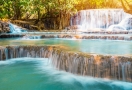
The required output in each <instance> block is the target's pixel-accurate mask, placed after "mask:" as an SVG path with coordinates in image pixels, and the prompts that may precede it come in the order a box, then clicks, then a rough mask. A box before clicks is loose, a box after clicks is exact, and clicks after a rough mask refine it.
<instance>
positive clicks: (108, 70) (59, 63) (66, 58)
mask: <svg viewBox="0 0 132 90" xmlns="http://www.w3.org/2000/svg"><path fill="white" fill-rule="evenodd" d="M50 58H51V60H52V63H53V66H55V67H56V68H57V69H59V70H64V71H67V72H70V73H74V74H79V75H84V76H93V77H99V78H109V79H116V80H123V81H130V82H132V71H131V69H132V58H131V57H124V56H103V55H90V54H81V53H73V52H67V51H61V50H58V49H57V50H54V51H53V52H52V55H51V57H50Z"/></svg>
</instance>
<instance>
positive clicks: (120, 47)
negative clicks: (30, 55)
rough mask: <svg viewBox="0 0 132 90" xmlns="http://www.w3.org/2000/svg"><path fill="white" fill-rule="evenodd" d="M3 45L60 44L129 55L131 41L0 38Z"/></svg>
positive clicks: (100, 52)
mask: <svg viewBox="0 0 132 90" xmlns="http://www.w3.org/2000/svg"><path fill="white" fill-rule="evenodd" d="M4 45H60V46H65V47H68V48H70V50H74V51H81V52H87V53H96V54H113V55H116V54H117V55H131V54H132V47H131V46H132V42H131V41H117V40H116V41H114V40H81V39H56V38H51V39H39V40H38V39H37V40H21V39H0V46H4Z"/></svg>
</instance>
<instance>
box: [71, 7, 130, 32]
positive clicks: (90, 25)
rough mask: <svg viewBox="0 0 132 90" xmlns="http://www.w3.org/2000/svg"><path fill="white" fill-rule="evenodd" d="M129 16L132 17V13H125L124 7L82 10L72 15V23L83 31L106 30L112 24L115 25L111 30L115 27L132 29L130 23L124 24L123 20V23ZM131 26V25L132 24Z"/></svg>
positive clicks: (72, 25)
mask: <svg viewBox="0 0 132 90" xmlns="http://www.w3.org/2000/svg"><path fill="white" fill-rule="evenodd" d="M127 17H132V15H130V14H127V13H125V12H124V11H123V10H122V9H90V10H81V11H79V12H78V13H77V14H76V15H74V16H73V17H71V21H70V24H71V27H74V28H75V27H76V28H78V29H80V30H82V31H89V30H105V29H107V28H109V27H110V26H111V25H114V26H112V27H111V28H109V29H111V30H113V29H114V28H116V29H117V30H119V29H120V30H127V29H132V28H129V27H128V25H127V26H125V25H124V24H125V23H126V22H123V23H124V24H122V21H124V19H125V18H127ZM127 21H129V20H127ZM120 22H121V23H120ZM122 25H123V26H122ZM129 26H130V27H131V25H129ZM109 29H107V30H109Z"/></svg>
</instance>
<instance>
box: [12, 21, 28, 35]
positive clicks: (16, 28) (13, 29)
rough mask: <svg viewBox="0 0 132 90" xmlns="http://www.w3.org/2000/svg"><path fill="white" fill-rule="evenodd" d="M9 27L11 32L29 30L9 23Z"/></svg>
mask: <svg viewBox="0 0 132 90" xmlns="http://www.w3.org/2000/svg"><path fill="white" fill-rule="evenodd" d="M9 28H10V32H11V33H21V32H27V31H26V30H23V29H22V28H20V27H18V26H16V25H14V24H11V23H9Z"/></svg>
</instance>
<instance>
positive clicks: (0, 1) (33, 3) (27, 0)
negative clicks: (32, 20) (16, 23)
mask: <svg viewBox="0 0 132 90" xmlns="http://www.w3.org/2000/svg"><path fill="white" fill-rule="evenodd" d="M106 1H109V0H0V12H1V13H0V18H14V19H21V17H22V16H24V15H26V14H27V13H28V14H34V15H36V16H38V18H41V17H43V16H44V17H46V16H58V15H60V13H61V14H67V13H70V14H71V13H73V12H76V11H78V10H82V9H91V8H104V7H106V6H108V5H106V4H109V3H110V2H108V3H106ZM111 3H112V2H111ZM109 6H110V5H109ZM110 7H111V6H110Z"/></svg>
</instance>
